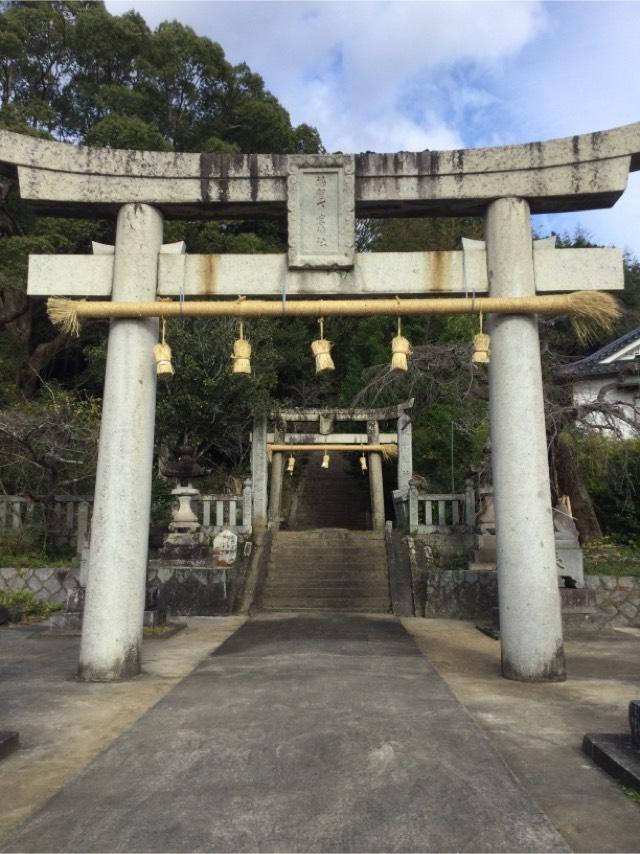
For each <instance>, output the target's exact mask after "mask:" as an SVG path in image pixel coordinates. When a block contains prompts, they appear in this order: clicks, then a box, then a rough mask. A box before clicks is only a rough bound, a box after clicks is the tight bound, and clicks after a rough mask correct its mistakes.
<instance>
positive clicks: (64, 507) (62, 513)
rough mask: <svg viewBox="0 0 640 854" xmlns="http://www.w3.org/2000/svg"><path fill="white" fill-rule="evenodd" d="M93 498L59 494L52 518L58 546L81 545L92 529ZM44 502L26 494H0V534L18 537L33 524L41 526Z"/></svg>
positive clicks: (52, 535)
mask: <svg viewBox="0 0 640 854" xmlns="http://www.w3.org/2000/svg"><path fill="white" fill-rule="evenodd" d="M92 508H93V499H92V498H87V497H83V496H56V497H55V499H54V503H53V513H52V518H51V519H50V521H49V526H50V528H51V537H52V538H53V539H54V540H55V543H56V545H57V546H69V547H71V548H75V551H76V554H78V555H80V554H82V548H83V546H84V543H85V539H86V536H87V533H88V530H89V523H90V520H91V512H92ZM43 524H44V519H43V504H42V502H39V501H34V500H33V499H31V498H28V497H26V496H24V495H0V536H2V535H7V534H11V535H13V536H19V535H20V534H21V533H23V532H24V531H25V530H26V529H27V528H29V527H30V526H35V527H42V525H43Z"/></svg>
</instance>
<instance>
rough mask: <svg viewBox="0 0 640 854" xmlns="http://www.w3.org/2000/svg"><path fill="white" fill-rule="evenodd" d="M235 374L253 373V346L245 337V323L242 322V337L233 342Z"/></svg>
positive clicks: (232, 358) (232, 357)
mask: <svg viewBox="0 0 640 854" xmlns="http://www.w3.org/2000/svg"><path fill="white" fill-rule="evenodd" d="M231 361H232V362H233V368H232V369H231V372H232V373H233V374H250V373H251V344H249V342H248V341H247V340H246V339H245V337H244V323H243V322H242V321H240V337H239V338H236V340H235V341H234V342H233V355H232V356H231Z"/></svg>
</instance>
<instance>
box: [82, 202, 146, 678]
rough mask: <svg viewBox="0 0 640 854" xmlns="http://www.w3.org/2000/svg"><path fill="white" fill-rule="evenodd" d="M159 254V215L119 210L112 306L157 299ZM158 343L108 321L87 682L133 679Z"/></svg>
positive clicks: (135, 326)
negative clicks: (122, 302)
mask: <svg viewBox="0 0 640 854" xmlns="http://www.w3.org/2000/svg"><path fill="white" fill-rule="evenodd" d="M161 245H162V214H161V213H160V212H159V211H158V210H156V209H155V208H153V207H151V206H149V205H145V204H126V205H124V206H123V207H122V208H121V209H120V211H119V213H118V225H117V232H116V246H115V264H114V272H113V298H114V300H123V301H125V302H129V301H131V302H134V301H139V300H155V298H156V288H157V280H158V254H159V251H160V247H161ZM157 340H158V321H157V320H156V319H148V320H128V319H127V320H125V319H122V320H112V321H111V326H110V330H109V349H108V353H107V367H106V375H105V384H104V397H103V408H102V424H101V427H100V446H99V451H98V467H97V474H96V489H95V501H94V512H93V521H92V526H91V553H90V564H89V579H88V583H87V593H86V603H85V610H84V620H83V626H82V642H81V650H80V666H79V670H78V675H79V677H80V678H81V679H85V680H90V681H100V682H106V681H110V680H114V679H126V678H129V677H131V676H135V675H137V674H138V673H139V672H140V659H141V645H142V628H143V626H142V623H143V618H144V598H145V584H146V573H147V552H148V541H149V515H150V505H151V478H152V465H153V434H154V425H155V405H156V370H155V364H154V359H153V346H154V344H155V343H156V342H157Z"/></svg>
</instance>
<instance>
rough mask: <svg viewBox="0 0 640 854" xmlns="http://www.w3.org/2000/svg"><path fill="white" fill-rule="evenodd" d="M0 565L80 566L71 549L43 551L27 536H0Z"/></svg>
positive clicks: (37, 566) (18, 567)
mask: <svg viewBox="0 0 640 854" xmlns="http://www.w3.org/2000/svg"><path fill="white" fill-rule="evenodd" d="M0 566H11V567H16V568H17V569H42V568H45V567H52V568H53V569H66V568H68V567H77V566H80V561H79V559H78V557H77V555H75V554H74V553H73V552H72V551H70V550H66V551H60V550H58V551H55V552H51V551H43V550H42V549H41V548H39V547H38V546H37V545H34V543H33V542H30V541H29V539H28V538H26V537H25V538H24V539H23V538H20V537H15V538H14V537H8V536H4V537H1V538H0Z"/></svg>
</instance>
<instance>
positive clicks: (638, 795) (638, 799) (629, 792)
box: [622, 786, 640, 807]
mask: <svg viewBox="0 0 640 854" xmlns="http://www.w3.org/2000/svg"><path fill="white" fill-rule="evenodd" d="M622 791H623V792H624V793H625V795H626V796H627V797H628V798H630V800H632V801H633V802H634V803H636V804H637V805H638V806H639V807H640V792H638V790H637V789H632V788H631V787H630V786H623V787H622Z"/></svg>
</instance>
